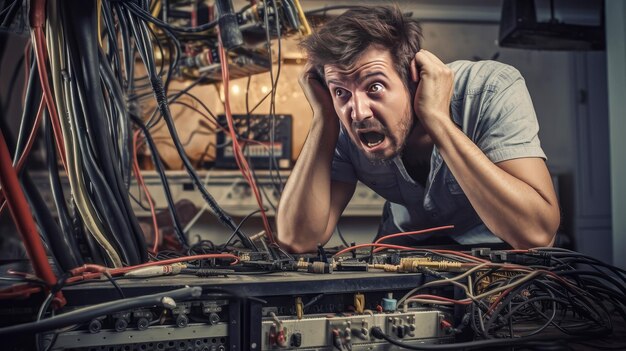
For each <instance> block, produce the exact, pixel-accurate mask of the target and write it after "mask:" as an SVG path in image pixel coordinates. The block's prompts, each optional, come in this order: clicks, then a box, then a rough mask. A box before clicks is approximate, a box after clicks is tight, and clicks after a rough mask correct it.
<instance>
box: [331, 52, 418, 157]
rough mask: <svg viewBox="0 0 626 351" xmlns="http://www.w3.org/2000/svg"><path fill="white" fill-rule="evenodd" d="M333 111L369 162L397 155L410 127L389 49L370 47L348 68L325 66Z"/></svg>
mask: <svg viewBox="0 0 626 351" xmlns="http://www.w3.org/2000/svg"><path fill="white" fill-rule="evenodd" d="M324 75H325V78H326V83H327V84H328V89H329V90H330V94H331V96H332V98H333V104H334V106H335V111H336V112H337V115H338V116H339V119H340V120H341V123H343V125H344V127H345V129H346V130H347V131H348V133H349V135H350V138H352V141H353V142H354V143H355V145H357V146H358V147H359V149H360V150H361V151H362V152H363V153H364V154H365V155H366V156H367V157H368V158H369V159H370V160H375V161H380V160H388V159H391V158H393V157H395V156H396V155H398V154H399V153H400V152H401V151H402V149H403V147H404V145H405V143H406V139H407V136H408V134H409V132H410V131H411V128H412V126H413V121H414V119H413V112H412V108H411V98H410V96H409V92H408V89H407V88H406V86H405V85H404V84H403V82H402V79H401V78H400V76H399V75H398V73H397V72H396V70H395V69H394V66H393V59H392V58H391V55H390V53H389V51H388V50H386V49H382V48H378V47H376V46H370V47H369V48H368V49H367V50H366V51H365V52H364V53H363V55H362V56H361V57H360V58H359V60H357V61H356V62H355V63H354V64H353V65H352V66H350V67H343V66H336V65H324Z"/></svg>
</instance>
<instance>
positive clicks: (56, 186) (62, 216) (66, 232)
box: [43, 111, 84, 268]
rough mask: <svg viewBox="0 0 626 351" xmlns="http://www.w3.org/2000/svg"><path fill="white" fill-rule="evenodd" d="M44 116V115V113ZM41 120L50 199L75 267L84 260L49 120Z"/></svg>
mask: <svg viewBox="0 0 626 351" xmlns="http://www.w3.org/2000/svg"><path fill="white" fill-rule="evenodd" d="M44 112H45V111H44ZM44 117H46V114H45V113H44ZM43 122H44V134H45V139H46V140H45V141H46V148H45V149H46V164H47V166H48V174H49V175H48V179H49V180H50V192H51V193H52V200H53V202H54V206H55V208H56V210H57V218H58V219H59V225H60V227H61V233H62V234H63V243H64V245H65V247H66V250H67V254H68V256H69V257H70V259H71V260H72V261H74V262H75V265H74V267H77V266H81V265H83V263H84V261H83V258H82V257H81V255H80V252H79V250H78V245H77V243H76V240H75V238H74V228H73V226H72V219H71V216H70V212H69V210H68V208H67V203H66V202H65V195H64V194H63V186H62V185H61V179H60V177H59V167H58V163H57V156H56V148H55V145H54V140H53V137H52V128H51V126H50V125H49V120H48V119H47V118H44V120H43ZM72 268H73V267H72Z"/></svg>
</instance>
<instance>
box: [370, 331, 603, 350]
mask: <svg viewBox="0 0 626 351" xmlns="http://www.w3.org/2000/svg"><path fill="white" fill-rule="evenodd" d="M370 333H371V335H372V336H374V337H375V338H377V339H384V340H386V341H387V342H389V343H391V344H393V345H396V346H399V347H401V348H404V349H407V350H426V351H428V350H459V349H468V350H470V349H476V348H486V347H497V346H508V347H515V346H529V347H532V346H533V345H544V344H545V343H547V344H550V341H547V340H544V339H548V338H549V336H544V337H543V338H539V337H521V338H502V339H488V340H475V341H466V342H455V343H450V344H419V345H410V344H407V343H404V342H401V341H399V340H396V339H393V338H392V337H390V336H389V335H387V334H385V333H384V332H383V330H382V329H381V328H380V327H373V328H372V329H371V330H370ZM605 335H606V333H602V332H599V333H596V336H605ZM570 338H571V337H568V338H566V340H568V341H569V340H570ZM564 339H565V338H564ZM573 339H576V338H573ZM549 340H550V339H549ZM551 340H553V342H558V339H557V340H554V339H551Z"/></svg>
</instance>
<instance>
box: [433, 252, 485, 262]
mask: <svg viewBox="0 0 626 351" xmlns="http://www.w3.org/2000/svg"><path fill="white" fill-rule="evenodd" d="M427 251H432V252H436V253H442V254H449V255H456V256H461V257H465V258H467V259H470V260H474V261H477V262H480V263H487V262H490V261H487V260H483V259H482V258H478V257H474V256H472V255H468V254H466V253H463V252H460V251H453V250H430V249H429V250H427Z"/></svg>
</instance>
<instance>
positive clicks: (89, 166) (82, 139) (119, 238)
mask: <svg viewBox="0 0 626 351" xmlns="http://www.w3.org/2000/svg"><path fill="white" fill-rule="evenodd" d="M68 67H69V68H70V70H71V69H72V65H68ZM64 73H65V74H63V76H64V79H65V80H66V85H68V86H70V87H71V88H70V89H69V94H70V95H71V96H72V98H73V101H75V102H76V103H72V104H70V106H68V108H71V109H72V110H73V112H74V113H73V117H74V118H73V119H74V121H73V122H74V124H75V126H76V128H75V131H74V132H75V133H76V137H77V139H78V144H79V147H80V149H81V151H82V153H81V156H82V159H83V162H82V164H83V167H84V170H85V171H86V172H85V173H83V174H82V176H83V178H84V181H85V183H86V184H89V183H90V182H91V186H92V189H91V190H92V191H94V193H95V194H96V196H94V197H91V198H90V199H89V201H92V203H93V205H94V207H95V209H96V210H97V211H98V212H99V216H100V218H102V219H106V220H103V221H102V223H103V225H104V228H103V229H104V233H103V234H104V235H105V236H106V237H107V238H108V239H109V241H112V245H113V246H114V247H115V248H116V251H117V252H119V254H120V257H121V259H122V260H124V261H125V262H127V263H128V262H130V260H131V259H130V257H129V256H128V249H129V248H131V249H132V247H133V246H131V245H132V244H133V243H132V242H131V241H130V238H128V236H127V235H124V234H125V233H126V232H121V231H120V230H122V229H120V225H122V224H123V223H125V222H124V220H123V219H122V218H120V217H122V214H121V211H120V209H119V207H117V206H116V204H115V201H114V200H113V199H112V197H113V195H112V194H111V191H110V189H109V187H108V186H107V184H106V179H105V176H104V175H103V174H102V172H101V171H100V170H99V169H98V168H97V166H96V161H95V157H94V155H93V150H92V149H91V147H90V145H89V140H88V133H87V131H86V127H85V123H84V122H85V121H84V120H83V118H82V111H81V110H79V108H80V106H78V105H79V103H78V101H80V99H79V98H78V97H77V96H76V95H77V94H79V92H78V91H77V90H78V88H76V82H75V81H74V79H72V77H71V71H70V73H69V74H67V72H64Z"/></svg>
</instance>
